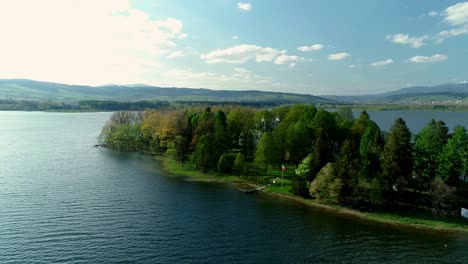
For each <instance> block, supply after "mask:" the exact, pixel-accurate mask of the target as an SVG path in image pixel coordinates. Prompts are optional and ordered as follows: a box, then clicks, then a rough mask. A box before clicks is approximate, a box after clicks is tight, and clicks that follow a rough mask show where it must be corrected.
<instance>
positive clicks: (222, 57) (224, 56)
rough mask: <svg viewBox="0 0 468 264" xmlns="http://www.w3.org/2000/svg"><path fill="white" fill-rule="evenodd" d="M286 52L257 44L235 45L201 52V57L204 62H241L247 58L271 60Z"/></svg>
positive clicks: (257, 60) (260, 60)
mask: <svg viewBox="0 0 468 264" xmlns="http://www.w3.org/2000/svg"><path fill="white" fill-rule="evenodd" d="M284 53H286V51H285V50H278V49H274V48H269V47H261V46H257V45H247V44H242V45H237V46H234V47H230V48H227V49H223V50H215V51H212V52H209V53H207V54H202V55H201V56H200V58H201V59H203V60H205V62H206V63H220V62H224V63H232V64H241V63H245V62H247V61H249V60H255V61H256V62H269V61H273V60H274V59H275V58H276V57H277V56H279V55H281V54H284Z"/></svg>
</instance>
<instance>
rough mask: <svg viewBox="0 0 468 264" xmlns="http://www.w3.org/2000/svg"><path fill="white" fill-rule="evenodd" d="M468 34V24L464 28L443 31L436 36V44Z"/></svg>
mask: <svg viewBox="0 0 468 264" xmlns="http://www.w3.org/2000/svg"><path fill="white" fill-rule="evenodd" d="M465 34H468V24H467V25H465V26H464V27H458V28H452V29H450V30H443V31H441V32H439V33H437V35H436V37H435V38H436V42H437V43H441V42H444V40H445V39H447V38H450V37H455V36H460V35H465Z"/></svg>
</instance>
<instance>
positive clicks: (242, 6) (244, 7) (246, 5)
mask: <svg viewBox="0 0 468 264" xmlns="http://www.w3.org/2000/svg"><path fill="white" fill-rule="evenodd" d="M237 8H239V9H240V10H242V11H250V10H252V4H250V3H242V2H239V3H237Z"/></svg>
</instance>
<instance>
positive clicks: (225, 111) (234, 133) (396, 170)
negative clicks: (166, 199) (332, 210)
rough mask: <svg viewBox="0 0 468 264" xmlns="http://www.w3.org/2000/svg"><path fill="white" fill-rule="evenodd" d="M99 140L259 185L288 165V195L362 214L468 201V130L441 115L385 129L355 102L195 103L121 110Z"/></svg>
mask: <svg viewBox="0 0 468 264" xmlns="http://www.w3.org/2000/svg"><path fill="white" fill-rule="evenodd" d="M99 142H100V144H101V145H102V146H104V147H107V148H110V149H116V150H120V151H129V152H143V153H147V154H151V155H159V156H165V157H167V158H170V159H173V160H175V161H177V162H178V163H179V164H180V166H186V167H190V168H193V170H199V171H202V172H214V171H216V172H217V173H218V174H219V175H225V174H228V175H236V176H238V177H243V178H244V179H246V180H250V181H253V182H256V183H258V184H266V183H271V182H272V180H273V179H277V177H278V176H279V175H281V170H282V168H283V167H282V166H284V168H286V171H284V177H285V180H284V190H283V191H282V192H287V193H290V194H291V195H296V196H301V197H304V198H307V199H316V200H317V201H320V202H321V203H325V204H332V205H340V206H345V207H350V208H354V209H358V210H361V211H390V212H414V211H418V212H423V213H424V212H426V213H431V214H432V215H434V216H436V217H440V218H445V217H448V216H454V215H456V214H458V215H459V212H460V206H464V207H466V205H467V204H468V202H467V199H466V198H467V193H468V191H467V184H466V181H467V180H468V176H467V175H466V169H467V168H466V165H467V163H468V134H467V130H466V128H465V127H462V126H457V127H455V128H454V129H453V132H450V131H449V128H448V127H447V126H446V124H445V123H444V122H443V121H440V120H439V121H436V120H431V121H430V122H429V123H428V124H427V125H426V126H425V127H424V128H423V129H422V130H421V131H419V133H418V134H416V135H412V134H411V132H410V130H409V129H408V127H407V125H406V123H405V121H404V120H403V119H402V118H397V119H396V120H395V121H394V123H393V125H392V127H391V129H390V130H389V131H382V130H381V129H380V128H379V127H378V125H377V124H376V123H375V122H374V121H372V120H371V119H370V117H369V115H368V114H367V112H366V111H362V112H361V114H360V115H359V116H358V117H357V118H355V117H354V116H353V112H352V111H351V109H350V108H348V107H342V108H339V109H337V110H336V111H330V112H329V111H326V110H324V109H321V108H319V107H315V106H312V105H291V106H279V107H274V108H270V109H269V108H253V107H246V106H233V105H224V106H219V105H215V106H186V107H178V108H175V107H172V108H164V109H148V110H145V111H140V112H136V111H134V112H116V113H114V114H113V115H112V117H111V118H110V120H108V122H107V123H106V124H105V126H104V127H103V129H102V132H101V134H100V136H99Z"/></svg>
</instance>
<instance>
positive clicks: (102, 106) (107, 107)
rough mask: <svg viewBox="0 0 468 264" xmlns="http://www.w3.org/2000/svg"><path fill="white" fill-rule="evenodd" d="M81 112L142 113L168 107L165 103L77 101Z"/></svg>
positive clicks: (167, 103)
mask: <svg viewBox="0 0 468 264" xmlns="http://www.w3.org/2000/svg"><path fill="white" fill-rule="evenodd" d="M78 106H79V108H80V109H81V110H104V111H142V110H145V109H158V108H162V107H168V106H169V102H165V101H112V100H85V101H79V103H78Z"/></svg>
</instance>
